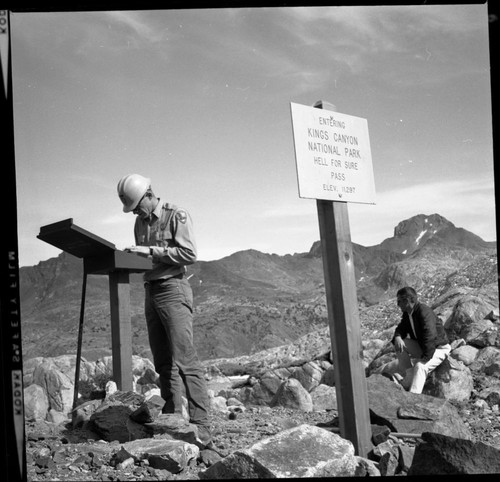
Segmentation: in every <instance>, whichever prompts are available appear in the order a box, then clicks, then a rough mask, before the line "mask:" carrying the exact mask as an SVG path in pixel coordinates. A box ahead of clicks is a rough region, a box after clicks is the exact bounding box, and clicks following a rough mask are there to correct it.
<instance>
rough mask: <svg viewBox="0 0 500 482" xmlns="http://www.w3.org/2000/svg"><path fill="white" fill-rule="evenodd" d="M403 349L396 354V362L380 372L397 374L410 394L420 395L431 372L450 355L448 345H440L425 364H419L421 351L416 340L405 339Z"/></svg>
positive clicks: (388, 364) (387, 365)
mask: <svg viewBox="0 0 500 482" xmlns="http://www.w3.org/2000/svg"><path fill="white" fill-rule="evenodd" d="M403 342H404V344H405V348H404V350H403V352H402V353H397V357H398V358H397V360H393V361H391V362H389V363H387V364H386V365H384V366H383V367H382V370H381V371H382V372H384V373H389V374H391V375H394V374H398V375H400V377H401V378H402V382H401V383H402V385H403V386H404V387H405V388H407V387H408V386H409V391H410V392H412V393H422V390H423V389H424V385H425V380H426V379H427V375H429V373H430V372H432V370H434V369H435V368H437V367H438V366H439V365H441V363H442V362H443V361H444V359H445V358H446V356H447V355H448V354H449V353H450V350H451V347H450V345H442V346H440V347H438V348H436V350H435V351H434V354H433V355H432V358H431V359H430V360H429V361H427V362H426V363H422V362H419V360H420V358H421V357H422V349H421V348H420V345H419V344H418V342H417V341H416V340H413V339H412V338H405V339H404V340H403Z"/></svg>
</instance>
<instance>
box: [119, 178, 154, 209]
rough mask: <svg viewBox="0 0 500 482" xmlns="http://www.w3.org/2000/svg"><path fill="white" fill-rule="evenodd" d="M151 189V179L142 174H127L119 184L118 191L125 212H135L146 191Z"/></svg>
mask: <svg viewBox="0 0 500 482" xmlns="http://www.w3.org/2000/svg"><path fill="white" fill-rule="evenodd" d="M150 187H151V179H148V178H147V177H144V176H141V175H140V174H127V175H126V176H123V177H122V178H121V179H120V181H119V182H118V186H117V191H118V196H119V197H120V200H121V202H122V203H123V212H124V213H129V212H130V211H133V210H134V209H135V208H136V207H137V205H138V204H139V201H140V200H141V199H142V197H143V196H144V194H146V191H147V190H148V189H149V188H150Z"/></svg>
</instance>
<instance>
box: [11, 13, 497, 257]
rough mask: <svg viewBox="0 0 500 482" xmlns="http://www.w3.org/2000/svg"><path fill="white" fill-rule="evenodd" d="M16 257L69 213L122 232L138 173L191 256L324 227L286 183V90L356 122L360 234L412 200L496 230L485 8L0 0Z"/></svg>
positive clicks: (307, 236)
mask: <svg viewBox="0 0 500 482" xmlns="http://www.w3.org/2000/svg"><path fill="white" fill-rule="evenodd" d="M11 29H12V55H13V82H14V117H15V137H16V139H15V141H16V176H17V198H18V219H19V227H18V230H19V233H18V234H19V250H20V256H19V260H20V266H26V265H28V266H30V265H34V264H37V263H38V262H39V261H41V260H45V259H48V258H50V257H53V256H57V255H58V254H59V253H60V250H58V249H56V248H54V247H52V246H51V245H49V244H47V243H44V242H42V241H40V240H38V239H37V238H36V236H37V234H38V232H39V229H40V226H43V225H45V224H49V223H53V222H56V221H60V220H63V219H66V218H73V220H74V222H75V224H77V225H78V226H80V227H82V228H84V229H86V230H88V231H91V232H93V233H95V234H97V235H99V236H101V237H103V238H105V239H107V240H108V241H111V242H112V243H114V244H115V245H116V246H117V247H118V248H123V247H126V246H128V245H130V244H132V243H133V234H132V233H133V222H134V216H133V215H132V214H125V213H123V212H122V207H121V203H120V201H119V199H118V197H117V194H116V184H117V182H118V180H119V179H120V178H121V177H122V176H123V175H125V174H129V173H134V172H136V173H139V174H142V175H144V176H147V177H150V178H151V179H152V182H153V189H154V190H155V192H156V193H157V194H158V195H159V196H160V198H161V199H162V200H165V201H169V202H172V203H174V204H177V205H181V206H183V207H184V208H186V209H187V210H188V211H189V212H190V213H191V216H192V218H193V220H194V225H195V230H196V233H197V243H198V247H199V259H201V260H212V259H219V258H222V257H224V256H227V255H229V254H232V253H234V252H236V251H239V250H244V249H249V248H253V249H257V250H259V251H262V252H266V253H277V254H281V255H283V254H288V253H289V254H293V253H295V252H305V251H308V250H309V248H310V247H311V245H312V243H313V242H314V241H316V240H318V239H319V229H318V219H317V212H316V202H315V201H314V200H312V199H301V198H299V196H298V186H297V175H296V166H295V153H294V146H293V135H292V124H291V115H290V103H291V102H293V103H298V104H303V105H306V106H311V105H313V104H314V103H315V102H316V101H318V100H324V101H328V102H331V103H333V104H335V106H336V108H337V110H338V111H339V112H341V113H344V114H348V115H352V116H357V117H361V118H363V119H366V120H367V122H368V128H369V135H370V144H371V154H372V163H373V171H374V179H375V190H376V204H374V205H371V204H359V203H349V204H348V211H349V219H350V227H351V237H352V241H353V242H356V243H359V244H362V245H364V246H370V245H374V244H378V243H380V242H381V241H382V240H384V239H385V238H388V237H390V236H392V235H393V229H394V227H395V226H396V225H397V224H398V223H399V222H400V221H402V220H404V219H407V218H409V217H411V216H414V215H416V214H432V213H439V214H441V215H443V216H445V217H446V218H447V219H449V220H450V221H451V222H453V223H454V224H455V225H456V226H458V227H463V228H465V229H468V230H470V231H472V232H473V233H475V234H477V235H479V236H481V237H482V238H483V239H485V240H487V241H493V240H496V230H495V199H494V184H493V147H492V121H491V90H490V71H489V48H488V12H487V6H486V5H456V6H419V7H417V6H401V7H389V6H378V7H315V8H310V7H306V8H304V7H301V8H295V7H294V8H290V7H288V8H278V7H274V8H258V9H246V8H238V9H209V10H203V9H202V10H157V11H152V10H151V11H114V12H67V13H57V12H50V13H40V12H38V13H12V14H11Z"/></svg>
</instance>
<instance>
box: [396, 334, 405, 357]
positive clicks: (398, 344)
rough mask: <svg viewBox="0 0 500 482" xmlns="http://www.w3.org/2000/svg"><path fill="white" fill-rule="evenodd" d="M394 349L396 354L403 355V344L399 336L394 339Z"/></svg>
mask: <svg viewBox="0 0 500 482" xmlns="http://www.w3.org/2000/svg"><path fill="white" fill-rule="evenodd" d="M394 349H395V350H396V353H403V350H404V349H405V342H404V341H403V339H402V338H401V337H400V336H397V337H396V338H395V339H394Z"/></svg>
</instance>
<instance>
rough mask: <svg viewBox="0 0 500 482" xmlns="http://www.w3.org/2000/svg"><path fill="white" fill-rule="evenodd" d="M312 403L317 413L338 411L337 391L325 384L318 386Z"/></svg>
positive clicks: (313, 394)
mask: <svg viewBox="0 0 500 482" xmlns="http://www.w3.org/2000/svg"><path fill="white" fill-rule="evenodd" d="M310 395H311V401H312V403H313V408H314V410H315V411H316V412H319V411H323V410H338V404H337V390H336V389H335V387H330V386H328V385H325V384H323V383H322V384H321V385H318V386H317V387H316V388H315V389H314V390H313V391H312V392H311V393H310Z"/></svg>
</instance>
